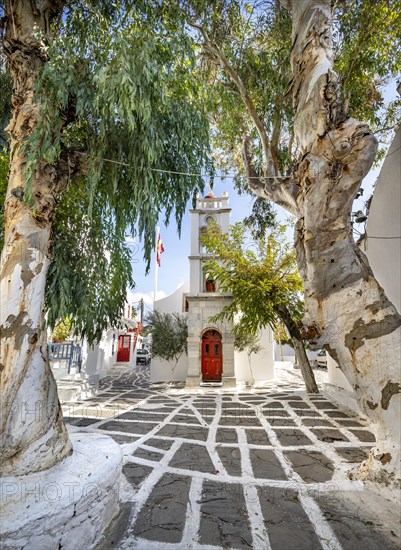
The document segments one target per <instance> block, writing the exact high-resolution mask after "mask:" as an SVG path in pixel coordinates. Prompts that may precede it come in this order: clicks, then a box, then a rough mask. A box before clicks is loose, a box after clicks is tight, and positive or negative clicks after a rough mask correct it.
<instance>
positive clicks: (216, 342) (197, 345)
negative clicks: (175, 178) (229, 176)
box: [186, 192, 235, 386]
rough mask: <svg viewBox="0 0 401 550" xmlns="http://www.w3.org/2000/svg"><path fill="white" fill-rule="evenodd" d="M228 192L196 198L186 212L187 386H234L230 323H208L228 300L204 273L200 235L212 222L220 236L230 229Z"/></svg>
mask: <svg viewBox="0 0 401 550" xmlns="http://www.w3.org/2000/svg"><path fill="white" fill-rule="evenodd" d="M228 202H229V198H228V193H223V194H222V196H221V197H216V196H215V195H214V194H213V193H212V192H209V193H208V194H207V195H206V196H205V197H203V198H199V197H198V198H197V200H196V208H195V209H193V210H190V218H191V250H190V255H189V265H190V283H189V289H190V290H189V294H187V295H186V300H187V304H188V375H187V386H198V385H199V384H205V385H206V384H210V385H219V386H220V385H224V386H235V374H234V338H233V336H232V333H231V329H232V323H230V322H228V321H223V322H219V323H212V322H210V321H209V319H210V318H211V317H213V316H214V315H216V314H217V313H218V312H219V311H221V310H222V309H223V307H225V306H226V305H227V304H228V303H229V302H230V301H231V299H232V296H231V294H228V293H224V294H223V293H220V292H219V289H218V285H217V283H216V281H214V280H213V279H212V278H211V277H210V276H209V275H208V274H207V273H206V272H205V270H204V261H205V259H207V258H208V257H210V254H209V253H208V252H207V251H206V250H205V249H204V247H202V243H201V235H202V233H203V232H204V231H206V230H207V228H208V226H209V225H210V223H211V222H212V221H215V222H216V223H217V225H218V226H219V227H220V229H221V231H222V232H223V233H226V232H227V231H228V229H229V226H230V213H231V208H229V206H228Z"/></svg>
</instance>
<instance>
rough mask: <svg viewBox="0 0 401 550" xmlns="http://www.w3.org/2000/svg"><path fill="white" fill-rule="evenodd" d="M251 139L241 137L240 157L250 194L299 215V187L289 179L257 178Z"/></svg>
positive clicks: (246, 136)
mask: <svg viewBox="0 0 401 550" xmlns="http://www.w3.org/2000/svg"><path fill="white" fill-rule="evenodd" d="M250 145H251V139H250V137H249V136H248V135H245V136H244V137H243V142H242V157H243V160H244V166H245V173H246V177H247V179H248V185H249V187H250V188H251V189H252V192H253V193H254V194H255V195H258V196H259V197H263V198H265V199H269V200H271V201H273V202H275V203H276V204H279V205H280V206H283V208H285V209H286V210H288V211H289V212H291V213H292V214H295V215H297V214H299V212H298V206H297V196H298V194H299V192H300V187H299V185H298V184H297V182H296V181H295V180H294V179H292V178H291V177H286V178H279V177H275V176H268V177H262V178H261V177H259V176H258V174H257V172H256V170H255V167H254V165H253V162H252V155H251V151H250Z"/></svg>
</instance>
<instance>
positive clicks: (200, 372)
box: [150, 192, 274, 387]
mask: <svg viewBox="0 0 401 550" xmlns="http://www.w3.org/2000/svg"><path fill="white" fill-rule="evenodd" d="M228 203H229V197H228V194H227V193H223V194H222V196H221V197H215V195H214V194H213V193H211V192H210V193H208V194H207V195H206V196H205V197H203V198H197V201H196V208H195V209H193V210H190V212H189V215H190V218H191V249H190V251H189V256H188V258H189V281H187V282H185V283H183V284H182V285H180V286H179V287H178V288H177V290H176V291H175V292H174V293H173V294H171V295H170V296H167V297H166V298H163V299H161V300H157V301H156V302H155V305H154V307H155V309H156V310H159V311H160V312H162V313H184V314H185V315H187V316H188V355H186V354H185V353H184V354H183V355H182V356H181V357H180V359H179V361H178V363H177V366H176V367H175V368H174V369H172V364H171V363H169V362H167V361H165V360H164V359H161V358H160V357H154V358H153V359H152V363H151V374H150V376H151V382H162V381H170V380H172V381H181V382H186V385H187V386H191V387H196V386H200V385H216V386H223V387H233V386H236V384H237V382H242V383H247V384H262V383H263V381H268V380H271V379H272V378H274V338H273V332H272V330H271V329H270V328H266V329H263V330H262V331H261V334H260V346H261V349H260V351H259V352H258V353H257V354H253V355H251V356H250V357H248V354H247V352H246V351H243V352H238V351H236V350H234V336H233V334H232V323H231V322H229V321H223V322H220V323H212V322H210V318H211V317H213V316H214V315H216V314H217V313H218V312H219V311H221V310H222V309H223V307H225V306H226V305H227V304H228V303H229V302H230V300H231V299H232V296H231V294H228V293H222V292H219V288H218V286H217V284H216V282H215V281H213V280H211V279H209V278H208V275H207V273H205V271H204V269H203V264H204V261H205V259H206V258H207V257H210V255H209V254H208V253H207V252H206V250H205V248H204V247H202V244H201V241H200V236H201V234H202V232H204V231H206V229H207V227H208V225H209V224H210V222H211V221H212V220H214V221H215V222H216V223H217V224H218V225H219V227H220V229H221V231H222V232H223V233H225V232H227V231H228V229H229V226H230V213H231V208H229V204H228Z"/></svg>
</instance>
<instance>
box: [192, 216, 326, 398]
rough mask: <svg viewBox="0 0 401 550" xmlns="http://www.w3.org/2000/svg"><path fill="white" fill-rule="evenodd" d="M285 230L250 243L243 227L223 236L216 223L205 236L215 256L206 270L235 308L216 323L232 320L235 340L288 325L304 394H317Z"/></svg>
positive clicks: (230, 307) (299, 285)
mask: <svg viewBox="0 0 401 550" xmlns="http://www.w3.org/2000/svg"><path fill="white" fill-rule="evenodd" d="M284 230H285V228H284V226H279V225H276V226H275V227H274V228H273V229H271V230H270V231H269V232H268V234H266V233H265V234H264V235H263V236H262V237H259V238H257V239H254V240H251V241H250V240H249V235H248V233H247V231H246V228H245V227H244V224H243V223H240V222H239V223H236V224H235V225H233V226H231V227H230V230H229V232H228V233H224V234H223V233H221V232H220V231H218V230H217V225H216V224H211V225H210V229H209V230H208V231H207V232H206V233H204V234H203V235H202V237H201V240H202V243H203V244H204V245H205V246H206V249H207V250H208V251H209V252H211V253H213V257H210V258H208V259H207V260H206V261H205V271H207V272H208V273H209V274H210V275H211V276H212V277H213V278H214V279H215V280H216V281H218V283H219V288H220V290H221V291H222V292H230V293H231V294H232V301H231V303H230V304H229V305H227V306H225V307H224V308H223V309H222V311H221V312H220V313H218V314H217V315H216V316H214V317H213V319H212V320H213V321H214V322H215V321H218V320H221V319H224V318H228V319H230V320H231V321H233V322H234V335H235V339H236V341H241V340H243V339H244V338H245V339H246V338H247V336H249V337H251V336H255V335H257V334H258V333H259V331H260V330H261V329H262V328H265V327H267V326H270V327H271V328H272V330H275V328H276V327H277V326H278V324H279V323H280V321H281V322H282V323H284V325H285V326H286V328H287V330H288V333H289V335H290V337H291V341H292V343H293V346H294V349H295V350H296V354H297V358H298V362H299V365H300V368H301V372H302V377H303V379H304V382H305V386H306V389H307V391H308V392H309V393H318V391H319V390H318V387H317V384H316V381H315V376H314V374H313V370H312V368H311V366H310V363H309V359H308V357H307V355H306V351H305V347H304V344H303V340H302V336H301V332H300V329H299V326H298V321H299V320H300V318H301V317H302V313H303V304H302V300H301V299H300V295H301V292H302V281H301V278H300V276H299V273H298V270H297V265H296V259H295V251H294V249H293V247H292V246H291V245H290V244H289V243H286V242H285V236H284ZM237 319H238V320H237ZM243 335H246V336H243ZM250 341H251V342H252V339H251V340H250ZM243 347H244V346H243ZM251 349H252V346H251Z"/></svg>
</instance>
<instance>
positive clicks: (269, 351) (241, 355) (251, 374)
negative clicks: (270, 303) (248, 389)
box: [234, 328, 274, 383]
mask: <svg viewBox="0 0 401 550" xmlns="http://www.w3.org/2000/svg"><path fill="white" fill-rule="evenodd" d="M260 345H261V346H262V349H261V351H260V352H259V353H257V354H252V355H251V362H250V364H249V359H248V354H247V353H246V351H235V352H234V363H235V377H236V379H237V382H247V383H252V382H253V381H255V382H261V381H264V380H271V379H272V378H274V340H273V333H272V330H271V329H270V328H267V329H263V330H262V332H261V338H260Z"/></svg>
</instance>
